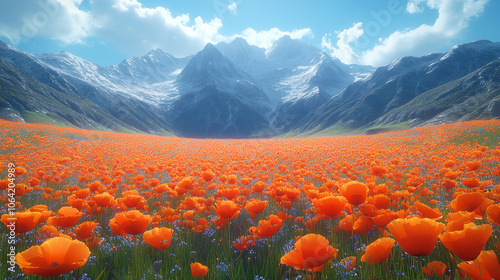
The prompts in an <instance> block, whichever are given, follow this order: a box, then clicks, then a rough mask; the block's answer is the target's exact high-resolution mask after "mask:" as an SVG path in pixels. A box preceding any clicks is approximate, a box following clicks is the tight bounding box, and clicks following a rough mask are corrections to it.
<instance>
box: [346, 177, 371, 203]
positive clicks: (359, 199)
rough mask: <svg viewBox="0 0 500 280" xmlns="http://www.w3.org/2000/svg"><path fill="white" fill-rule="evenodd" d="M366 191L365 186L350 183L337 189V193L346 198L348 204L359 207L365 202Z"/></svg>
mask: <svg viewBox="0 0 500 280" xmlns="http://www.w3.org/2000/svg"><path fill="white" fill-rule="evenodd" d="M368 190H369V189H368V187H367V186H366V184H363V183H361V182H356V181H351V182H349V183H347V184H344V185H342V187H340V189H339V193H340V194H341V195H342V196H344V197H345V198H347V200H348V201H349V203H350V204H352V205H360V204H363V203H364V202H365V201H366V196H367V195H368Z"/></svg>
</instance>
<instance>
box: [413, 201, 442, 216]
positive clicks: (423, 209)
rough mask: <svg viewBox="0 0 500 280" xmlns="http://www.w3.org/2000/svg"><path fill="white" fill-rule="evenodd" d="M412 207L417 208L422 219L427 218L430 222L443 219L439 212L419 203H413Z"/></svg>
mask: <svg viewBox="0 0 500 280" xmlns="http://www.w3.org/2000/svg"><path fill="white" fill-rule="evenodd" d="M414 205H415V206H416V207H417V209H418V211H419V212H420V216H421V217H422V218H429V219H431V220H439V219H441V218H442V217H443V214H442V213H441V211H439V209H438V208H434V209H432V208H431V207H429V206H427V205H425V204H423V203H420V202H419V201H415V203H414Z"/></svg>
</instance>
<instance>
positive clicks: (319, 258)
mask: <svg viewBox="0 0 500 280" xmlns="http://www.w3.org/2000/svg"><path fill="white" fill-rule="evenodd" d="M337 252H338V250H337V249H335V248H333V247H332V246H330V245H329V242H328V240H326V238H324V237H323V236H321V235H318V234H313V233H311V234H308V235H305V236H303V237H302V238H300V239H299V240H297V242H295V247H294V249H293V250H292V251H290V252H289V253H287V254H286V255H284V256H283V257H281V261H280V263H281V264H286V265H289V266H293V267H294V268H295V269H312V270H314V271H320V270H321V269H322V268H323V265H324V264H325V263H326V262H327V261H328V260H329V259H331V258H332V257H333V258H334V259H335V258H336V257H337Z"/></svg>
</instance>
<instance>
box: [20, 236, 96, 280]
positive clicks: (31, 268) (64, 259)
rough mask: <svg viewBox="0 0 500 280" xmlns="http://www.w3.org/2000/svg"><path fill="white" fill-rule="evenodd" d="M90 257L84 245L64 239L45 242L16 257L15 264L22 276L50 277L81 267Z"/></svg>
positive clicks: (57, 238) (59, 238) (55, 238)
mask: <svg viewBox="0 0 500 280" xmlns="http://www.w3.org/2000/svg"><path fill="white" fill-rule="evenodd" d="M89 256H90V250H89V248H88V247H87V245H85V243H83V242H81V241H78V240H70V239H67V238H64V237H54V238H51V239H48V240H45V241H44V242H43V243H42V245H40V246H38V245H37V246H32V247H30V248H29V249H27V250H26V251H23V252H21V253H18V254H17V255H16V263H17V264H18V265H19V266H20V267H21V269H22V270H23V272H24V274H34V275H38V276H42V277H52V276H57V275H61V274H66V273H68V272H70V271H73V270H75V269H77V268H80V267H82V266H83V265H85V263H86V262H87V259H88V257H89Z"/></svg>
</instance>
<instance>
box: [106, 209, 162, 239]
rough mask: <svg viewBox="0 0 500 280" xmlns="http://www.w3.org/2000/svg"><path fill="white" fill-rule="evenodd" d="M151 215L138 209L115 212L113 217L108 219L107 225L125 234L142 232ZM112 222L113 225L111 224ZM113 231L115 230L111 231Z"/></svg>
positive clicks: (147, 224) (149, 221)
mask: <svg viewBox="0 0 500 280" xmlns="http://www.w3.org/2000/svg"><path fill="white" fill-rule="evenodd" d="M151 220H152V219H151V216H150V215H144V214H142V213H141V212H139V211H138V210H130V211H127V212H120V213H116V214H115V217H114V218H113V219H110V220H109V225H110V227H111V228H112V229H113V227H115V228H116V229H117V230H118V232H120V230H121V231H123V232H125V233H127V234H139V233H143V232H144V231H145V230H146V229H147V228H148V226H149V223H151ZM111 224H114V225H111ZM113 233H115V231H113Z"/></svg>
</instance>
